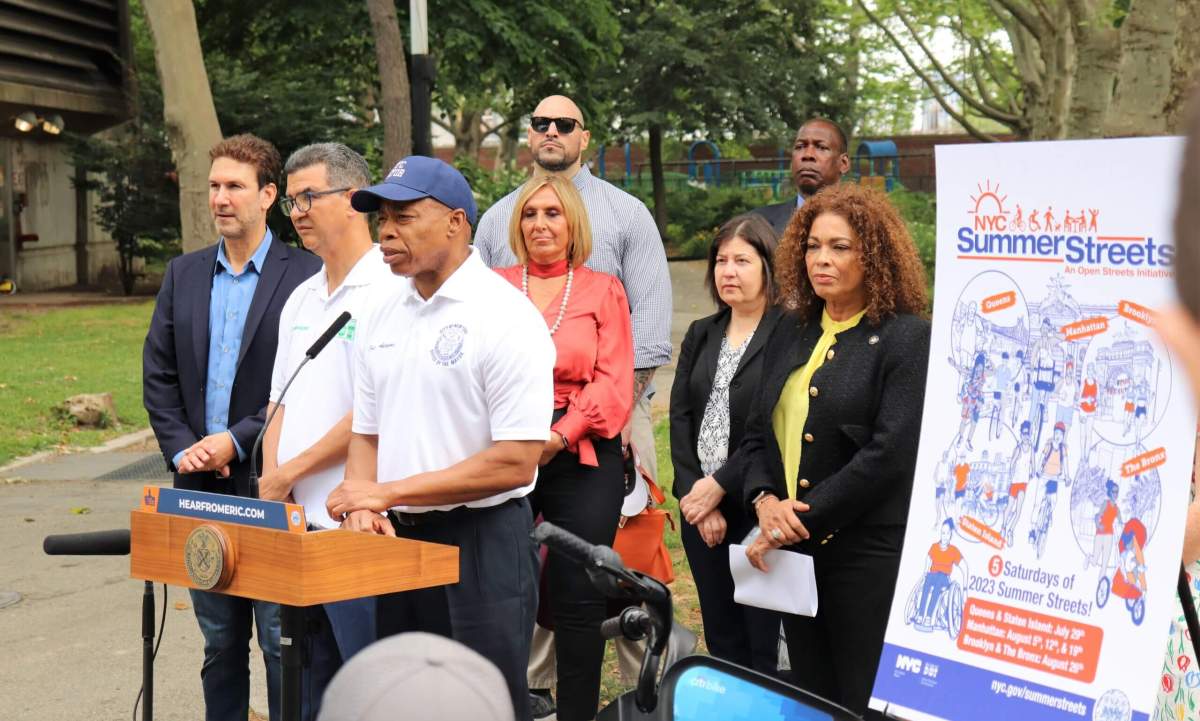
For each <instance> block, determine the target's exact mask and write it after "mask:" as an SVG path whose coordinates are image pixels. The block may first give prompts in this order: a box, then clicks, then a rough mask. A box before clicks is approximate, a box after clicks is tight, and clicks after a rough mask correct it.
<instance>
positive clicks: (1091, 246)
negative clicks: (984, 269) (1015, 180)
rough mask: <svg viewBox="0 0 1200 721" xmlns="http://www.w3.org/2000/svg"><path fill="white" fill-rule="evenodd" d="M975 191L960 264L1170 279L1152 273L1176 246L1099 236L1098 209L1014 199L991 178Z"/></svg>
mask: <svg viewBox="0 0 1200 721" xmlns="http://www.w3.org/2000/svg"><path fill="white" fill-rule="evenodd" d="M975 188H976V192H975V193H974V194H972V195H970V196H969V197H970V203H969V204H968V206H967V210H966V213H965V220H966V222H965V223H963V224H962V225H960V226H959V228H958V231H957V233H956V241H957V246H956V249H957V251H958V258H959V259H960V260H988V261H1022V262H1034V263H1060V264H1066V265H1067V266H1068V267H1067V270H1066V272H1069V273H1070V272H1079V273H1080V274H1096V275H1098V274H1100V273H1101V269H1099V268H1096V269H1091V268H1088V269H1084V268H1083V267H1087V266H1104V274H1105V275H1170V271H1167V270H1151V268H1159V267H1161V266H1170V265H1171V264H1172V263H1173V262H1174V259H1175V246H1173V245H1171V244H1168V243H1160V242H1158V241H1156V240H1155V238H1154V237H1152V236H1151V235H1146V234H1137V235H1116V234H1113V235H1107V234H1101V233H1102V232H1103V231H1102V228H1103V224H1102V218H1101V212H1100V209H1099V208H1093V207H1088V204H1082V205H1079V206H1076V205H1074V204H1066V203H1054V202H1051V200H1050V199H1042V202H1032V203H1031V202H1029V201H1028V200H1025V201H1024V202H1021V201H1018V200H1013V199H1010V198H1009V196H1008V194H1007V193H1006V192H1004V191H1003V190H1002V189H1001V185H1000V183H998V182H997V183H995V184H993V183H992V181H991V180H990V179H988V180H985V181H983V182H982V183H980V184H977V185H976V186H975ZM1073 266H1081V269H1080V270H1078V271H1075V270H1072V267H1073ZM1112 269H1117V270H1112ZM1135 269H1136V270H1135Z"/></svg>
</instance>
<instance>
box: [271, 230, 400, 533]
mask: <svg viewBox="0 0 1200 721" xmlns="http://www.w3.org/2000/svg"><path fill="white" fill-rule="evenodd" d="M399 285H400V279H399V278H397V277H396V276H395V275H393V274H392V271H391V269H389V268H388V266H387V264H386V263H384V262H383V253H382V252H380V250H379V246H377V245H372V246H371V249H370V250H369V251H367V253H366V255H364V256H363V257H361V258H359V259H358V262H357V263H355V264H354V267H353V268H351V269H350V273H349V274H347V275H346V278H345V280H343V281H342V284H341V285H340V286H338V287H337V290H335V291H334V292H333V295H330V294H329V293H328V288H329V284H328V282H327V280H326V277H325V268H324V267H322V268H321V270H320V271H318V272H317V273H316V274H315V275H313V276H312V277H311V278H309V279H308V280H306V281H304V282H303V283H301V284H300V285H298V286H296V289H295V290H294V291H292V294H291V296H289V297H288V299H287V303H285V304H284V306H283V311H282V312H281V313H280V315H279V346H278V350H277V351H276V352H275V369H274V372H273V374H272V376H271V402H272V403H278V402H279V394H280V393H282V392H283V386H284V384H286V383H287V380H288V378H290V377H291V375H292V373H293V372H294V371H295V370H296V368H298V367H299V366H300V362H301V361H303V360H304V352H305V351H307V350H308V348H309V346H311V345H312V344H313V341H315V340H316V339H317V337H318V336H320V335H321V333H323V332H325V329H326V328H328V327H329V325H330V324H331V323H333V321H334V319H335V318H337V317H338V316H339V315H341V314H342V312H343V311H350V315H351V318H350V322H349V323H347V324H346V325H345V327H343V328H342V330H341V331H340V332H339V333H338V334H337V335H336V336H334V338H333V340H331V341H330V342H329V344H328V345H326V346H325V349H324V350H322V351H321V353H320V354H319V355H318V356H317V357H316V358H314V359H313V360H311V361H309V362H308V365H306V366H305V367H304V370H302V371H300V375H298V376H296V380H295V381H293V382H292V386H291V387H290V388H289V389H288V392H287V396H286V397H285V398H284V399H283V400H284V403H283V406H284V412H283V427H282V428H281V429H280V435H279V453H278V459H279V463H280V465H282V464H284V463H286V462H287V461H289V460H291V459H293V458H295V457H296V456H298V455H300V453H302V452H303V451H305V450H306V449H308V448H309V447H311V446H312V445H313V444H315V443H316V442H317V441H319V440H321V438H322V437H324V436H325V434H326V433H328V432H329V429H330V428H332V427H333V426H334V425H336V424H337V422H338V421H339V420H341V419H342V418H343V417H345V415H346V414H347V413H349V412H350V409H351V408H353V403H354V352H353V351H354V338H355V336H356V335H357V333H358V331H359V329H360V328H361V325H362V322H363V318H362V316H363V315H364V314H365V313H366V312H367V310H368V308H369V306H370V303H371V302H372V299H373V298H374V299H378V298H379V297H380V296H382V295H386V294H387V292H388V291H390V290H395V289H396V288H397V287H398V286H399ZM345 469H346V464H345V463H339V464H337V465H334V466H330V467H329V468H326V469H324V470H321V471H317V472H316V473H313V474H310V475H308V476H305V477H304V478H301V479H300V480H299V481H298V482H297V483H296V485H295V487H294V488H293V489H292V494H293V495H294V496H295V498H296V502H297V503H300V504H302V505H303V506H304V515H305V517H306V518H307V520H308V522H309V523H312V524H314V525H317V526H320V527H321V528H337V527H338V526H339V525H340V524H338V523H337V522H336V521H334V520H333V519H332V518H330V517H329V513H328V512H327V511H326V510H325V499H326V498H327V497H328V496H329V493H330V491H332V490H333V489H334V487H335V486H337V485H338V484H339V483H341V482H342V478H343V476H344V475H345Z"/></svg>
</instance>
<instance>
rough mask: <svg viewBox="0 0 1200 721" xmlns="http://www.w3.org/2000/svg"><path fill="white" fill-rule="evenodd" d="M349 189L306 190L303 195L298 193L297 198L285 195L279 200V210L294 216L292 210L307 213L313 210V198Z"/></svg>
mask: <svg viewBox="0 0 1200 721" xmlns="http://www.w3.org/2000/svg"><path fill="white" fill-rule="evenodd" d="M347 190H349V188H334V189H333V190H305V191H304V192H302V193H297V194H296V197H294V198H293V197H291V196H289V195H285V196H283V197H282V198H280V199H279V209H280V210H282V211H283V212H284V214H285V215H291V214H292V208H295V209H296V210H299V211H300V212H301V213H307V212H308V211H309V210H311V209H312V204H313V198H320V197H321V196H323V195H333V194H334V193H344V192H346V191H347Z"/></svg>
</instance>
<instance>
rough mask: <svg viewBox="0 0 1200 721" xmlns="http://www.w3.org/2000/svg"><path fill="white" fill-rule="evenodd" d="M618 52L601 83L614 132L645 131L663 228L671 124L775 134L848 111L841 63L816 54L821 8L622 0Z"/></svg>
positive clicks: (745, 0) (700, 132) (720, 133)
mask: <svg viewBox="0 0 1200 721" xmlns="http://www.w3.org/2000/svg"><path fill="white" fill-rule="evenodd" d="M616 5H617V7H618V8H619V10H618V18H619V19H620V23H621V37H622V44H623V46H624V50H623V52H622V53H621V56H620V59H619V60H618V62H617V65H616V68H615V70H614V72H612V73H611V74H610V75H609V76H608V77H607V78H600V79H598V82H599V83H600V84H602V85H603V87H604V89H605V97H607V98H611V100H612V102H613V104H614V110H615V113H616V119H617V120H616V124H615V125H616V127H615V132H616V133H618V134H621V135H625V136H627V137H628V136H630V135H632V134H637V133H641V132H645V133H646V134H647V135H648V137H649V151H650V169H651V176H652V179H653V185H654V216H655V221H656V222H657V223H658V226H659V230H660V232H662V233H663V234H664V236H665V235H666V234H667V230H668V217H667V216H668V211H667V203H666V184H665V182H664V177H663V138H664V136H665V135H666V134H667V133H668V132H674V133H678V134H693V135H697V136H715V137H724V136H731V135H738V134H743V133H746V134H748V133H751V132H757V133H759V134H768V135H774V136H777V137H781V136H784V135H786V134H787V133H789V131H792V130H794V129H795V127H796V126H797V125H798V124H799V123H800V122H801V121H802V119H803V118H805V117H808V116H810V115H814V114H816V115H830V116H834V117H838V116H842V115H844V114H845V110H846V107H847V105H848V99H847V97H846V95H845V94H844V93H839V92H838V91H837V89H838V87H839V85H840V84H841V83H843V82H844V81H845V73H846V72H847V68H845V67H841V66H839V65H837V64H836V63H830V62H828V61H827V59H826V58H823V57H821V56H820V55H819V53H818V49H819V47H820V44H819V43H818V42H816V41H815V40H814V37H815V36H816V31H815V23H814V21H815V20H816V18H817V16H818V11H819V9H820V6H819V5H818V4H814V3H808V2H802V1H800V0H796V1H794V2H787V1H782V0H781V1H776V2H768V1H767V0H662V1H656V2H650V1H649V0H619V1H618V2H617V3H616Z"/></svg>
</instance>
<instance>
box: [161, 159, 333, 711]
mask: <svg viewBox="0 0 1200 721" xmlns="http://www.w3.org/2000/svg"><path fill="white" fill-rule="evenodd" d="M209 157H210V159H211V160H212V167H211V169H210V171H209V190H208V206H209V211H210V212H211V213H212V216H213V220H214V223H215V225H216V229H217V232H218V233H219V234H220V240H219V242H218V243H217V244H216V245H212V246H209V247H207V248H204V249H202V250H197V251H194V252H191V253H187V254H185V255H182V256H180V257H178V258H175V259H174V260H172V261H171V262H170V263H168V264H167V270H166V273H165V275H164V276H163V283H162V288H161V289H160V290H159V292H158V298H157V300H156V301H155V306H154V316H153V318H151V320H150V329H149V331H148V332H147V334H146V342H145V345H144V347H143V350H142V396H143V400H144V402H145V405H146V410H147V412H148V413H149V414H150V425H151V427H153V429H154V435H155V436H156V437H157V439H158V445H159V448H160V449H161V450H162V453H163V458H164V459H165V460H166V462H167V467H168V468H170V469H171V470H173V471H174V472H175V487H176V488H186V489H191V490H199V491H208V492H211V493H224V494H232V495H242V496H245V495H249V492H250V489H249V474H250V458H249V455H250V451H251V449H252V448H253V446H254V440H255V437H256V436H257V435H258V432H259V431H260V430H261V429H262V425H263V415H264V414H263V410H264V408H265V407H266V405H267V396H268V394H269V392H270V389H271V370H272V367H273V364H274V362H275V346H276V342H277V340H278V333H279V314H280V311H281V310H282V309H283V304H284V302H285V301H286V300H287V299H288V296H289V295H291V293H292V290H293V289H295V288H296V286H298V285H299V284H300V283H301V282H303V281H304V280H305V279H307V278H308V277H309V276H311V275H313V274H314V273H316V272H317V271H318V270H319V269H320V267H321V261H320V260H319V259H318V258H317V257H316V256H313V255H312V254H310V253H307V252H305V251H303V250H298V249H291V248H288V247H287V246H285V245H284V244H283V243H282V242H281V241H279V240H277V239H275V238H273V237H272V235H271V231H270V230H269V229H268V228H267V223H266V218H267V211H268V210H270V208H271V204H272V203H274V202H275V197H276V195H277V194H278V192H279V191H278V186H277V185H276V179H277V178H278V177H279V174H280V166H281V164H282V163H281V161H280V157H279V151H278V150H276V149H275V147H274V146H273V145H271V144H270V143H268V142H267V141H265V140H262V139H261V138H257V137H255V136H253V135H235V136H233V137H230V138H226V139H225V140H222V141H221V142H219V143H217V144H216V145H215V146H214V147H213V148H212V150H210V151H209ZM191 596H192V606H193V608H194V609H195V611H196V620H197V621H198V622H199V624H200V630H201V633H202V634H203V635H204V666H203V667H202V669H201V671H200V679H201V682H202V684H203V686H204V704H205V719H206V720H207V721H233V720H234V719H237V721H245V719H246V716H247V714H248V707H249V700H250V672H249V644H250V627H251V622H252V620H253V622H254V623H255V625H256V626H257V629H258V643H259V646H260V648H262V651H263V657H264V659H265V661H266V667H267V686H268V694H267V695H268V700H269V704H270V718H271V721H276V720H277V719H278V718H279V703H280V671H279V607H278V606H277V605H276V604H271V603H265V602H261V601H250V600H248V599H244V598H237V597H234V596H226V595H224V594H219V593H209V592H205V591H196V590H192V591H191Z"/></svg>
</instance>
